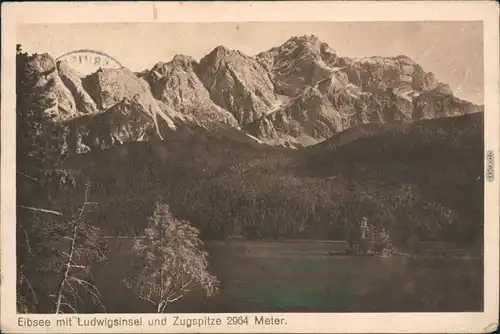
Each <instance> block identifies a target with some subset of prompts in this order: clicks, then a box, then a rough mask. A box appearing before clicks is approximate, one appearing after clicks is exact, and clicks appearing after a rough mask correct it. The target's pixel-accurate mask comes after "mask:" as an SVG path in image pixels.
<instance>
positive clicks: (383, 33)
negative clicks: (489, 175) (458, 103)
mask: <svg viewBox="0 0 500 334" xmlns="http://www.w3.org/2000/svg"><path fill="white" fill-rule="evenodd" d="M17 33H18V35H17V39H18V44H21V45H22V46H23V49H24V50H25V51H27V52H29V53H35V52H36V53H43V52H47V53H49V54H50V55H52V56H53V57H55V58H57V57H59V56H61V55H63V54H65V53H67V52H71V51H74V50H81V49H91V50H95V51H99V52H103V53H106V54H108V55H110V56H112V57H113V58H115V59H116V60H118V61H119V62H120V63H121V64H122V65H123V66H126V67H128V68H130V69H131V70H133V71H142V70H144V69H146V68H151V67H152V66H153V65H154V64H156V63H157V62H159V61H169V60H171V59H172V57H173V56H174V55H176V54H186V55H189V56H191V57H193V58H195V59H196V60H200V59H201V58H202V57H203V56H205V55H206V54H208V53H209V52H210V51H211V50H212V49H214V48H215V47H216V46H218V45H224V46H226V47H228V48H230V49H236V50H240V51H241V52H243V53H245V54H247V55H249V56H254V55H255V54H257V53H259V52H261V51H265V50H268V49H270V48H272V47H274V46H278V45H281V44H283V43H284V42H285V41H286V40H288V39H289V38H290V37H292V36H302V35H311V34H314V35H316V36H317V37H318V38H319V39H320V40H322V41H323V42H326V43H328V44H329V45H330V47H331V48H332V49H334V50H335V51H336V52H337V54H338V55H339V56H347V57H369V56H397V55H406V56H409V57H410V58H412V59H413V60H415V61H416V62H417V63H419V64H420V65H422V67H423V68H424V70H425V71H427V72H433V73H434V74H435V75H436V77H437V78H438V80H440V81H442V82H444V83H447V84H449V85H450V86H451V88H452V90H453V91H454V93H455V95H456V96H458V97H460V98H462V99H465V100H468V101H471V102H474V103H477V104H483V103H484V102H483V99H484V89H483V27H482V23H481V22H474V21H469V22H464V21H462V22H453V21H446V22H445V21H440V22H425V21H422V22H311V23H308V22H262V23H258V22H243V23H106V24H95V23H91V24H36V25H34V24H32V25H22V26H20V27H19V28H18V31H17Z"/></svg>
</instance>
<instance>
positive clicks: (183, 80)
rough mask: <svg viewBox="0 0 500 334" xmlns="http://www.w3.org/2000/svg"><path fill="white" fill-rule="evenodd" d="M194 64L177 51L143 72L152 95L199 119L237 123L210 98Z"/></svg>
mask: <svg viewBox="0 0 500 334" xmlns="http://www.w3.org/2000/svg"><path fill="white" fill-rule="evenodd" d="M197 67H198V64H197V63H196V61H195V60H194V59H192V58H191V57H188V56H182V55H177V56H175V57H174V58H173V59H172V61H170V62H168V63H158V64H156V65H155V66H154V67H153V68H152V69H151V71H149V72H148V74H146V75H144V77H145V78H146V80H147V81H148V82H149V85H150V86H151V91H152V93H153V96H154V97H155V98H156V99H158V100H161V101H163V102H164V103H165V104H166V105H167V106H169V107H171V108H172V109H174V110H177V111H179V112H181V113H182V114H185V115H191V116H194V117H195V118H196V119H198V120H199V121H201V122H209V123H210V122H216V123H226V124H229V125H232V126H234V127H239V124H238V121H237V120H236V118H234V116H233V115H232V114H231V113H230V112H229V111H227V110H225V109H223V108H221V107H219V106H218V105H216V104H215V103H214V102H213V101H212V100H211V99H210V93H209V92H208V90H207V89H206V88H205V86H204V85H203V83H202V82H201V80H200V79H199V78H198V76H197V74H196V71H197Z"/></svg>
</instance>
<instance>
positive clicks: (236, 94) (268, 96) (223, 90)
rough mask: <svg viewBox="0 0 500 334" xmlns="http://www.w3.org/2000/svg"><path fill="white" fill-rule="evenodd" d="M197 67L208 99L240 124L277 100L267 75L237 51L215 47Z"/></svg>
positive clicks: (263, 112)
mask: <svg viewBox="0 0 500 334" xmlns="http://www.w3.org/2000/svg"><path fill="white" fill-rule="evenodd" d="M198 68H199V70H198V73H199V77H200V79H201V81H202V82H203V84H204V85H205V87H206V88H207V89H208V91H209V93H210V97H211V98H212V100H213V101H214V102H215V103H216V104H218V105H219V106H220V107H222V108H224V109H226V110H228V111H229V112H230V113H231V114H233V115H234V117H235V118H236V120H237V121H238V123H239V124H240V125H245V124H248V123H251V122H253V121H255V120H257V119H258V118H260V117H261V116H262V115H264V114H265V113H266V112H268V111H269V110H270V109H272V108H273V106H274V105H276V103H277V98H276V95H275V93H274V86H273V83H272V82H271V80H270V78H269V74H268V73H267V72H266V70H265V69H264V68H263V67H262V66H261V65H260V64H259V63H258V62H257V61H255V60H254V59H253V58H251V57H248V56H246V55H244V54H243V53H241V52H239V51H233V50H229V49H227V48H225V47H222V46H219V47H217V48H215V49H214V50H213V51H212V52H211V53H210V54H208V55H207V56H205V57H204V58H203V59H202V60H201V61H200V65H199V67H198Z"/></svg>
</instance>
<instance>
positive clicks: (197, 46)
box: [2, 20, 498, 325]
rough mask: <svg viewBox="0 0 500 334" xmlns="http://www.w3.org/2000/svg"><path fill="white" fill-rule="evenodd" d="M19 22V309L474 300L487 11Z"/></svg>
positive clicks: (109, 310)
mask: <svg viewBox="0 0 500 334" xmlns="http://www.w3.org/2000/svg"><path fill="white" fill-rule="evenodd" d="M15 30H16V31H15V67H16V68H15V73H16V75H15V124H16V125H15V145H16V146H15V147H16V151H15V180H14V179H13V177H14V175H12V181H11V182H12V183H13V184H15V191H13V192H12V194H14V193H15V233H12V234H11V235H10V236H8V238H10V239H12V238H15V246H16V247H15V250H11V251H10V252H11V254H15V271H16V272H15V289H16V291H15V302H16V313H17V314H18V315H22V314H26V315H30V314H39V315H43V314H56V315H67V314H104V313H106V314H153V313H154V314H158V313H160V314H174V315H175V314H188V315H189V314H219V313H231V314H234V315H235V316H234V321H235V322H238V323H237V325H245V322H247V323H248V321H252V322H253V321H254V320H253V318H252V319H250V317H246V316H244V315H245V314H249V313H265V314H268V315H272V314H273V313H280V314H288V313H290V314H295V313H311V314H312V313H352V314H354V313H356V314H360V313H361V314H363V313H377V314H384V313H419V314H422V313H424V314H425V313H452V312H454V313H456V312H484V311H485V269H484V268H485V244H486V243H485V235H486V234H487V232H486V230H487V229H486V228H485V220H486V219H487V218H486V214H485V206H486V202H485V198H486V197H485V196H486V195H485V193H486V190H485V187H486V184H487V183H488V182H493V181H494V177H495V175H494V173H493V172H494V169H493V161H494V159H495V157H494V155H496V154H497V153H498V152H497V151H491V148H489V146H488V145H487V144H485V127H486V125H487V122H486V119H487V118H486V116H485V115H486V113H487V112H488V111H487V110H485V89H486V88H485V70H484V69H485V51H484V50H485V48H484V39H485V38H484V23H483V22H482V21H432V20H429V21H422V20H420V21H411V20H408V21H401V20H400V21H392V22H391V21H382V20H379V21H349V22H346V21H338V22H335V21H330V22H320V21H318V22H312V21H311V22H282V21H275V22H271V21H263V22H245V21H241V22H197V23H194V22H142V23H137V22H74V23H26V24H19V25H17V26H16V29H15ZM12 83H13V82H12ZM2 95H4V94H2ZM497 107H498V106H497ZM6 112H7V111H6V110H2V120H3V119H4V117H5V113H6ZM9 112H10V111H9ZM12 112H13V111H12ZM495 117H498V115H496V116H495ZM495 122H496V121H495ZM495 124H497V123H495ZM492 138H494V139H495V138H496V141H497V142H495V143H494V144H493V146H491V147H493V148H495V150H498V149H497V147H498V133H495V134H493V137H492ZM2 139H3V138H2ZM13 147H14V146H13V143H12V149H13ZM2 153H3V152H2ZM11 163H14V162H11ZM488 171H489V172H488ZM3 176H4V177H5V176H6V175H3ZM2 182H3V181H2ZM495 182H496V180H495ZM4 194H5V193H3V195H4ZM495 196H497V195H495ZM2 200H3V198H2ZM497 205H498V203H497ZM2 217H4V216H2ZM495 219H498V217H496V218H495ZM494 222H496V224H498V221H497V220H495V221H494ZM2 223H6V222H5V221H4V222H2ZM10 223H11V222H9V224H10ZM12 226H14V221H13V222H12ZM12 230H13V231H14V228H12ZM493 231H495V230H493ZM496 233H498V226H497V227H496ZM6 237H7V236H5V235H2V238H6ZM493 240H497V239H493ZM496 247H498V246H496ZM5 251H6V250H5V249H4V248H3V249H2V253H4V252H5ZM497 260H498V259H497ZM12 261H14V258H12ZM497 274H498V273H497ZM3 275H5V272H4V270H2V276H3ZM12 293H13V292H12ZM497 302H498V300H497ZM497 307H498V305H497ZM239 315H241V316H239ZM33 319H35V318H33ZM79 321H80V320H79ZM262 321H267V320H264V318H263V320H262ZM269 321H270V322H273V321H276V323H273V324H276V325H280V324H278V322H279V321H280V320H279V319H278V320H269ZM281 321H282V324H283V322H284V320H281ZM239 322H241V323H239ZM18 325H19V324H18Z"/></svg>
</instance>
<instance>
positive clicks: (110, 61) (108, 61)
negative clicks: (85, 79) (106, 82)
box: [56, 50, 122, 75]
mask: <svg viewBox="0 0 500 334" xmlns="http://www.w3.org/2000/svg"><path fill="white" fill-rule="evenodd" d="M56 60H57V61H64V62H66V63H67V64H68V65H69V66H71V67H72V68H73V69H75V70H76V71H78V72H79V73H80V74H84V75H87V74H91V73H94V72H96V71H97V70H98V69H100V68H121V67H122V64H120V62H119V61H118V60H116V59H115V58H113V57H111V56H109V55H107V54H105V53H103V52H99V51H94V50H76V51H71V52H68V53H65V54H63V55H62V56H59V57H58V58H57V59H56Z"/></svg>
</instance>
